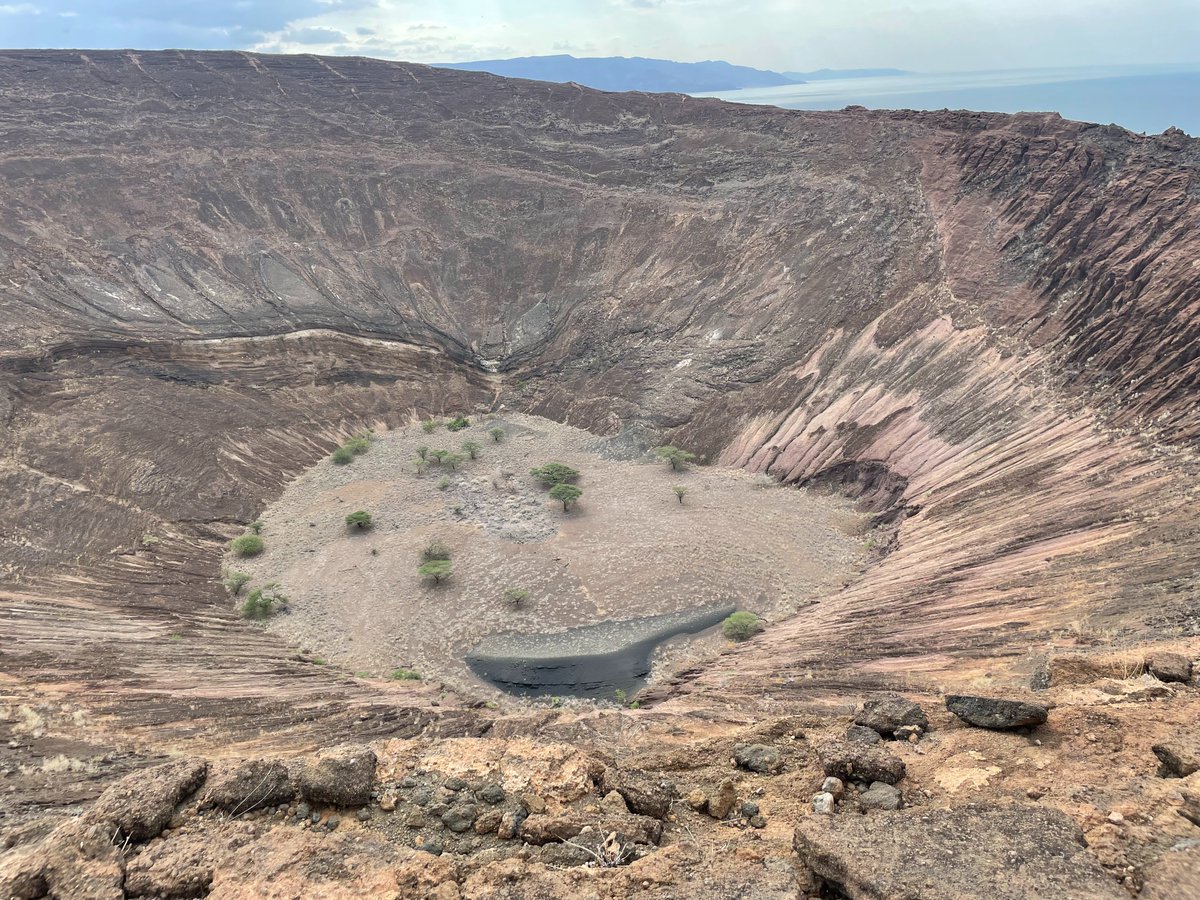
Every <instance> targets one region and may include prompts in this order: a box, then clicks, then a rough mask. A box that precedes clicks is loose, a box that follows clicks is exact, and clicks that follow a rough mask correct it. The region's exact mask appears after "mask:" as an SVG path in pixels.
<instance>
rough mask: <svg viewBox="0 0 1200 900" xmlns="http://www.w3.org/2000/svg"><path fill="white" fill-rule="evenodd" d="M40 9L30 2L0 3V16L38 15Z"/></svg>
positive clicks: (40, 12)
mask: <svg viewBox="0 0 1200 900" xmlns="http://www.w3.org/2000/svg"><path fill="white" fill-rule="evenodd" d="M41 14H42V11H41V10H40V9H38V8H37V7H36V6H34V5H33V4H32V3H0V16H40V15H41Z"/></svg>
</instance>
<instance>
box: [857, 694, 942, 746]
mask: <svg viewBox="0 0 1200 900" xmlns="http://www.w3.org/2000/svg"><path fill="white" fill-rule="evenodd" d="M854 724H855V725H862V726H864V727H866V728H870V729H873V730H874V731H877V732H879V733H880V734H881V735H883V736H884V737H891V736H892V735H893V734H895V732H896V729H897V728H900V727H902V726H905V725H914V726H916V727H918V728H920V729H921V730H922V731H925V730H927V729H928V728H929V719H928V718H927V717H926V715H925V710H923V709H921V707H920V706H919V705H918V704H916V703H913V702H912V701H911V700H906V699H904V698H903V697H885V698H883V699H881V700H868V701H867V702H866V703H864V704H863V708H862V711H861V712H860V713H859V714H858V715H857V716H855V717H854Z"/></svg>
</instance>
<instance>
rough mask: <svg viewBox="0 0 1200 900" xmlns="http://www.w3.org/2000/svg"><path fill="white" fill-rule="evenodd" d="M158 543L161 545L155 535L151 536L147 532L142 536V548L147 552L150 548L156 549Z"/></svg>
mask: <svg viewBox="0 0 1200 900" xmlns="http://www.w3.org/2000/svg"><path fill="white" fill-rule="evenodd" d="M160 543H162V542H161V541H160V540H159V539H158V535H157V534H151V533H150V532H148V531H147V532H146V533H145V534H143V535H142V546H143V547H145V548H146V549H147V550H149V549H150V548H152V547H157V546H158V545H159V544H160Z"/></svg>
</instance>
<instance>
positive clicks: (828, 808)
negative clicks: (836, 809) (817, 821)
mask: <svg viewBox="0 0 1200 900" xmlns="http://www.w3.org/2000/svg"><path fill="white" fill-rule="evenodd" d="M833 803H834V800H833V794H831V793H829V792H828V791H821V793H819V794H817V795H816V796H814V797H813V812H815V813H818V814H820V815H823V816H828V815H832V814H833Z"/></svg>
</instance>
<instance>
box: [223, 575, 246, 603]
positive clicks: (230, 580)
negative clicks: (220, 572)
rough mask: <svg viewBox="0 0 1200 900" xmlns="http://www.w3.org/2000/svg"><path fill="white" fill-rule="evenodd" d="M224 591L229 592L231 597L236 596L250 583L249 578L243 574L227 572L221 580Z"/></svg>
mask: <svg viewBox="0 0 1200 900" xmlns="http://www.w3.org/2000/svg"><path fill="white" fill-rule="evenodd" d="M223 582H224V584H225V590H227V591H229V593H230V594H232V595H233V596H235V597H236V596H237V595H238V594H240V593H241V592H242V588H244V587H245V586H246V585H248V584H249V583H250V576H249V575H247V574H246V573H245V572H234V571H229V572H226V573H225V578H224V579H223Z"/></svg>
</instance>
